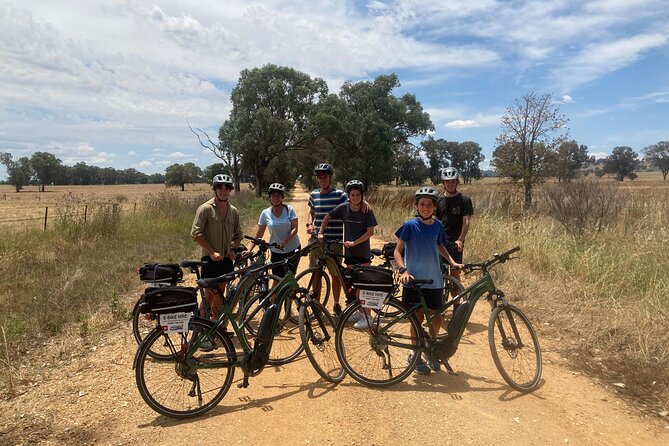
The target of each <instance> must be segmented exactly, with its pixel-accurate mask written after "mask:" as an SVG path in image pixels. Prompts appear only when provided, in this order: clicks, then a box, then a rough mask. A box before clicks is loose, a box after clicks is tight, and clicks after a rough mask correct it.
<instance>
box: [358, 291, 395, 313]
mask: <svg viewBox="0 0 669 446" xmlns="http://www.w3.org/2000/svg"><path fill="white" fill-rule="evenodd" d="M386 296H388V293H387V292H385V291H372V290H360V297H359V300H360V305H362V306H363V307H364V308H371V309H373V310H380V309H381V308H383V302H384V301H385V300H386Z"/></svg>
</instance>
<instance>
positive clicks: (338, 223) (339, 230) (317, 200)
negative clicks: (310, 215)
mask: <svg viewBox="0 0 669 446" xmlns="http://www.w3.org/2000/svg"><path fill="white" fill-rule="evenodd" d="M347 200H348V197H347V196H346V192H344V191H342V190H339V189H332V190H331V191H330V192H328V193H327V194H322V193H321V190H320V189H314V190H313V191H311V194H310V195H309V207H310V208H311V209H313V211H314V216H315V220H314V226H315V227H316V228H320V227H321V223H323V218H325V215H326V214H328V213H329V212H330V211H332V210H333V209H334V208H336V207H337V206H338V205H340V204H341V203H346V201H347ZM324 237H325V239H326V240H343V238H344V222H343V221H342V220H341V219H340V218H333V219H331V220H330V223H328V226H327V228H325V234H324Z"/></svg>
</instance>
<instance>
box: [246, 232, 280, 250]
mask: <svg viewBox="0 0 669 446" xmlns="http://www.w3.org/2000/svg"><path fill="white" fill-rule="evenodd" d="M244 238H245V239H247V240H251V241H252V242H253V244H254V245H256V246H257V247H258V248H259V249H267V248H278V247H279V244H278V243H268V242H266V241H265V240H263V239H261V238H255V237H251V236H250V235H245V236H244Z"/></svg>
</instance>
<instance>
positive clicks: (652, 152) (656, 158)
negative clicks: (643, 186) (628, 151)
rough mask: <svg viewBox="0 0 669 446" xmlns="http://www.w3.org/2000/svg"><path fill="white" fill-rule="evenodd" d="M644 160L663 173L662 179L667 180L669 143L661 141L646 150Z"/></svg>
mask: <svg viewBox="0 0 669 446" xmlns="http://www.w3.org/2000/svg"><path fill="white" fill-rule="evenodd" d="M644 153H645V157H644V159H645V160H646V161H648V162H650V164H651V165H653V166H655V167H657V168H659V169H660V171H661V172H662V177H663V178H664V180H665V181H666V180H667V174H668V173H669V141H660V142H658V143H657V144H653V145H652V146H648V147H646V148H645V149H644Z"/></svg>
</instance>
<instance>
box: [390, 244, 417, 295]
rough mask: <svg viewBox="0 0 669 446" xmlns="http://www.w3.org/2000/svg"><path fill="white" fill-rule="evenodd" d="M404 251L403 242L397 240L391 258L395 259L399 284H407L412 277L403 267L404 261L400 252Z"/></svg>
mask: <svg viewBox="0 0 669 446" xmlns="http://www.w3.org/2000/svg"><path fill="white" fill-rule="evenodd" d="M403 251H404V240H402V239H399V240H397V246H395V252H393V257H395V263H396V264H397V269H398V270H399V271H400V274H401V276H400V282H401V283H402V284H404V283H407V282H408V281H410V280H412V279H413V278H414V277H413V276H412V275H411V274H409V271H407V269H406V266H405V265H404V259H403V258H402V252H403Z"/></svg>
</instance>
